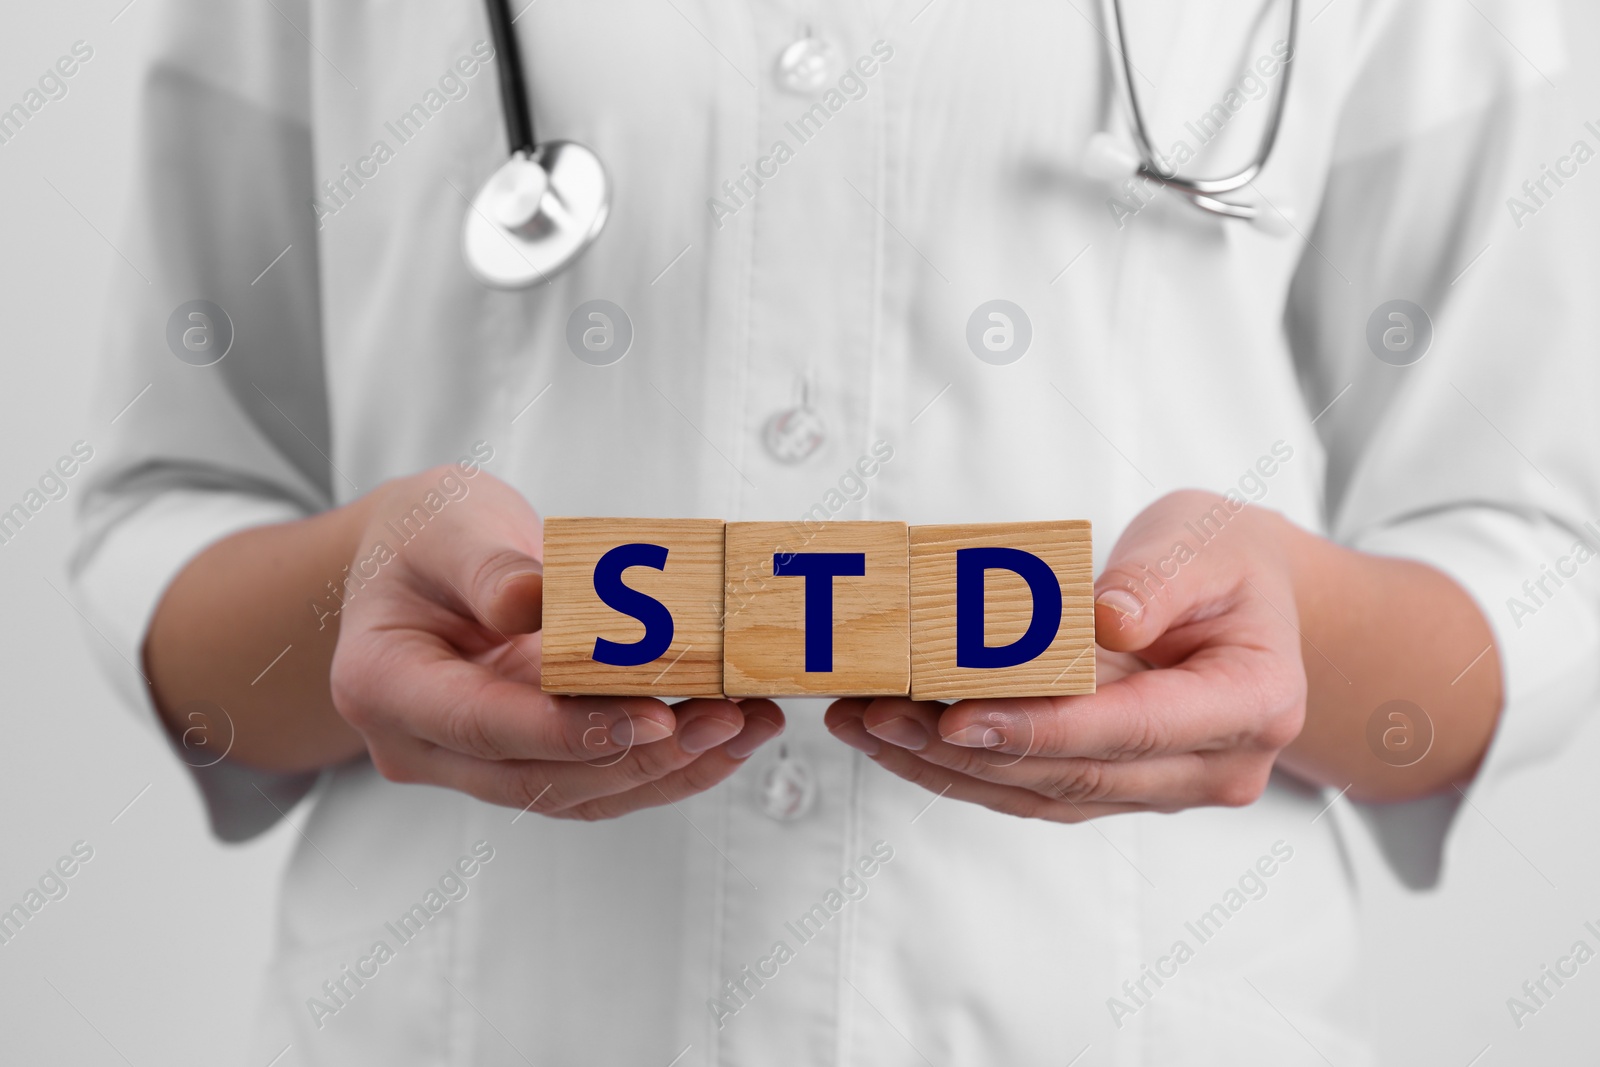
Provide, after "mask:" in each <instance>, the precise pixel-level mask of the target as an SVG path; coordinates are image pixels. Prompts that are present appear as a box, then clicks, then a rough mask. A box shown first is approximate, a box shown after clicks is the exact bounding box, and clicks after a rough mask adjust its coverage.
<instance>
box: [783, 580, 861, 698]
mask: <svg viewBox="0 0 1600 1067" xmlns="http://www.w3.org/2000/svg"><path fill="white" fill-rule="evenodd" d="M866 573H867V554H866V553H865V552H806V553H794V552H779V553H777V554H775V555H774V556H773V557H772V576H773V577H774V578H784V577H789V576H791V575H802V576H804V577H805V580H806V673H807V674H826V673H828V672H830V671H832V670H833V580H834V578H836V577H837V578H859V577H861V576H862V575H864V574H866Z"/></svg>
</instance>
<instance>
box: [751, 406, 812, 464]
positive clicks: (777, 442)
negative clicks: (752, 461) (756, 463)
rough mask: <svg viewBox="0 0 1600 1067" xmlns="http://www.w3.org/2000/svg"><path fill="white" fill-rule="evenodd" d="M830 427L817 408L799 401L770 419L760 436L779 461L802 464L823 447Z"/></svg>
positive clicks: (771, 453)
mask: <svg viewBox="0 0 1600 1067" xmlns="http://www.w3.org/2000/svg"><path fill="white" fill-rule="evenodd" d="M827 430H828V428H827V426H826V424H824V422H823V421H822V415H821V413H820V412H818V411H817V409H816V408H813V407H809V406H807V405H805V404H800V405H799V406H797V407H792V408H785V409H784V410H783V411H780V412H778V413H777V414H776V415H774V416H772V418H770V419H768V420H767V425H766V426H765V427H763V429H762V431H761V438H762V441H763V443H765V444H766V446H767V452H768V453H769V454H770V455H771V456H772V458H773V459H775V460H777V461H778V462H779V463H799V462H801V461H802V460H805V459H807V458H809V457H810V456H811V455H812V454H813V453H814V452H816V450H817V449H819V448H821V447H822V443H823V442H824V441H825V440H827V436H828V433H827Z"/></svg>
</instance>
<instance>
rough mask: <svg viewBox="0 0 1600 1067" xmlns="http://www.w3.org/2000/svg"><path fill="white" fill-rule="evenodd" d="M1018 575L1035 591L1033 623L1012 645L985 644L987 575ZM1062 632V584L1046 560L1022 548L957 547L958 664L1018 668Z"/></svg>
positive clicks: (1030, 589)
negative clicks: (985, 582)
mask: <svg viewBox="0 0 1600 1067" xmlns="http://www.w3.org/2000/svg"><path fill="white" fill-rule="evenodd" d="M990 570H1006V571H1013V572H1015V573H1017V574H1020V575H1021V576H1022V578H1023V580H1024V581H1026V582H1027V583H1028V589H1029V591H1031V592H1032V593H1033V619H1032V620H1031V621H1030V622H1029V623H1028V632H1027V633H1025V634H1023V635H1022V636H1021V637H1019V638H1017V639H1016V640H1015V641H1013V642H1011V643H1010V644H1009V645H993V646H991V645H988V644H985V643H984V642H985V635H984V626H983V577H984V572H985V571H990ZM1060 629H1061V583H1060V582H1059V581H1057V580H1056V575H1055V572H1054V571H1052V570H1051V569H1050V565H1049V564H1048V563H1046V562H1045V561H1044V560H1042V559H1040V558H1039V557H1038V556H1035V555H1034V554H1033V553H1032V552H1024V551H1022V550H1021V549H1020V548H958V549H956V666H957V667H988V668H998V667H1015V666H1017V665H1018V664H1019V663H1026V662H1028V661H1029V660H1030V659H1036V658H1038V657H1039V656H1040V655H1042V654H1043V653H1044V651H1045V650H1046V649H1047V648H1049V647H1050V644H1051V642H1053V641H1054V640H1055V639H1056V634H1057V633H1058V632H1059V631H1060Z"/></svg>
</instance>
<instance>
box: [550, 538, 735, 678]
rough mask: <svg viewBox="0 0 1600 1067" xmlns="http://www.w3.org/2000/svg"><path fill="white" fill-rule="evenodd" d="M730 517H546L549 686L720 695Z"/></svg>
mask: <svg viewBox="0 0 1600 1067" xmlns="http://www.w3.org/2000/svg"><path fill="white" fill-rule="evenodd" d="M722 530H723V523H722V522H721V520H718V519H586V518H574V519H566V518H555V519H547V520H546V521H545V524H544V626H543V639H542V648H543V654H544V661H543V664H542V671H543V686H544V691H545V692H547V693H571V694H585V693H588V694H601V695H611V696H662V697H667V696H679V697H693V696H721V695H722V584H723V554H722Z"/></svg>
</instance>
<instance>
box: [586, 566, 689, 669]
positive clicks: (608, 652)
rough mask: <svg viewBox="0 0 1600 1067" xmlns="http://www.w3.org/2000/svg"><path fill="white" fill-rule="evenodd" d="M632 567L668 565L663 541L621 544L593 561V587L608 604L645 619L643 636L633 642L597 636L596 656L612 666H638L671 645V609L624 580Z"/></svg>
mask: <svg viewBox="0 0 1600 1067" xmlns="http://www.w3.org/2000/svg"><path fill="white" fill-rule="evenodd" d="M629 567H652V568H654V569H655V570H658V571H664V570H666V569H667V550H666V548H664V547H663V546H661V545H645V544H634V545H618V546H617V547H616V548H613V549H612V550H611V551H609V552H607V553H606V554H605V555H603V556H601V557H600V562H598V563H596V564H595V565H594V591H595V592H596V593H598V594H599V595H600V599H601V600H602V601H604V602H605V605H606V607H608V608H612V609H614V610H616V611H620V612H622V613H623V614H624V615H631V616H633V617H634V618H635V619H638V620H639V621H640V622H642V623H644V636H643V637H641V638H639V640H637V641H635V642H634V643H633V644H631V645H624V644H619V643H618V642H616V641H607V640H606V639H605V638H603V637H597V638H595V639H594V660H595V662H596V663H605V664H609V665H610V666H612V667H638V666H640V665H641V664H645V663H649V662H650V661H651V660H653V659H659V658H660V657H661V654H662V653H663V652H665V651H666V650H667V649H668V648H670V647H671V646H672V612H670V611H668V610H667V608H666V605H664V604H662V603H661V601H659V600H657V599H656V598H655V597H653V596H650V595H648V594H646V593H641V592H639V591H638V590H637V589H629V588H628V587H627V586H625V585H623V584H622V572H623V571H625V570H627V569H628V568H629Z"/></svg>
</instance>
